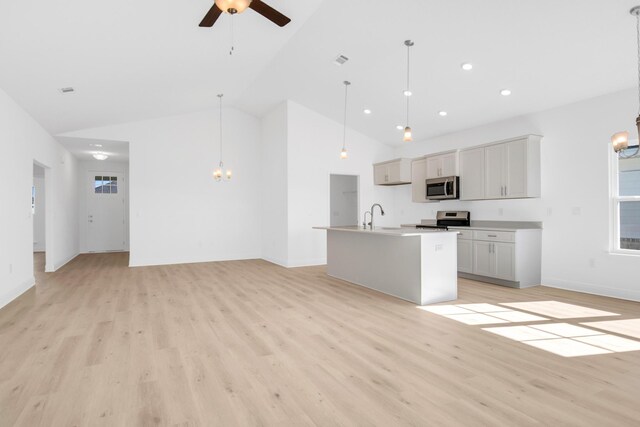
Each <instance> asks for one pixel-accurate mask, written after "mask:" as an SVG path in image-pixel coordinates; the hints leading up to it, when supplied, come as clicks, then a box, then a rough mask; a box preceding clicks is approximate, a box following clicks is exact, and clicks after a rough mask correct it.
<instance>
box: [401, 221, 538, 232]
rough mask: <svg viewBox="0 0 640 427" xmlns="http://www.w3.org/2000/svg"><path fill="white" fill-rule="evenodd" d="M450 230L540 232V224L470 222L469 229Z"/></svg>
mask: <svg viewBox="0 0 640 427" xmlns="http://www.w3.org/2000/svg"><path fill="white" fill-rule="evenodd" d="M435 224H436V221H435V220H433V221H431V220H423V221H422V223H421V224H402V225H401V227H407V228H411V227H415V226H416V225H435ZM449 229H450V230H484V231H518V230H540V229H542V223H541V222H534V221H473V220H472V221H471V226H469V227H464V226H460V227H456V226H451V225H450V226H449Z"/></svg>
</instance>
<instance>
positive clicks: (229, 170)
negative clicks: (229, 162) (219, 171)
mask: <svg viewBox="0 0 640 427" xmlns="http://www.w3.org/2000/svg"><path fill="white" fill-rule="evenodd" d="M226 175H227V179H231V169H227V173H226Z"/></svg>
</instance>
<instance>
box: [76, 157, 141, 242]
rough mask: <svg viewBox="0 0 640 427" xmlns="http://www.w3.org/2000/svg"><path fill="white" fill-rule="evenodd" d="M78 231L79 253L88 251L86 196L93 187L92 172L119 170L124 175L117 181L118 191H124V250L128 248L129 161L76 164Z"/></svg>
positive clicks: (97, 161) (87, 161)
mask: <svg viewBox="0 0 640 427" xmlns="http://www.w3.org/2000/svg"><path fill="white" fill-rule="evenodd" d="M78 171H79V173H78V175H79V182H78V218H79V221H78V231H79V242H78V243H79V248H80V252H81V253H86V252H88V251H89V249H88V244H87V235H88V231H89V228H88V226H89V223H88V221H87V220H88V215H89V214H88V206H87V201H88V196H89V191H90V189H93V186H92V185H93V181H92V180H90V178H91V177H93V172H116V173H117V172H119V173H121V174H122V175H123V176H124V183H123V182H120V183H118V189H119V191H122V192H124V204H125V206H124V209H125V214H124V221H125V236H126V237H125V239H126V240H125V250H129V163H126V162H112V161H109V160H104V161H100V160H83V161H81V162H79V165H78Z"/></svg>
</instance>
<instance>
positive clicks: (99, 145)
mask: <svg viewBox="0 0 640 427" xmlns="http://www.w3.org/2000/svg"><path fill="white" fill-rule="evenodd" d="M89 145H90V146H92V147H102V144H89Z"/></svg>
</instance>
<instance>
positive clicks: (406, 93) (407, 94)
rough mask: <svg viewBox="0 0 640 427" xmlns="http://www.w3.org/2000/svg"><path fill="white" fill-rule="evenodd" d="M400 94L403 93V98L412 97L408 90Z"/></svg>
mask: <svg viewBox="0 0 640 427" xmlns="http://www.w3.org/2000/svg"><path fill="white" fill-rule="evenodd" d="M402 93H404V96H411V95H413V94H412V93H411V91H410V90H405V91H404V92H402Z"/></svg>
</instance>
